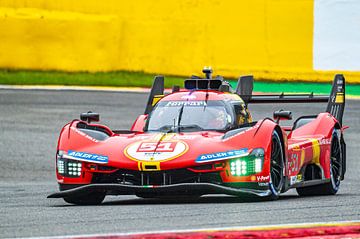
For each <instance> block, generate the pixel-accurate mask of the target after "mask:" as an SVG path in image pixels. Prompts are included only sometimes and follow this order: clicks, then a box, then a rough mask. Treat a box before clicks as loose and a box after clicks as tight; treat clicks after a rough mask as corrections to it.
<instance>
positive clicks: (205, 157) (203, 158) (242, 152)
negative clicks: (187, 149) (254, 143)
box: [196, 148, 249, 163]
mask: <svg viewBox="0 0 360 239" xmlns="http://www.w3.org/2000/svg"><path fill="white" fill-rule="evenodd" d="M248 154H249V151H248V149H247V148H244V149H239V150H230V151H226V152H217V153H212V154H202V155H200V156H199V157H197V159H196V162H197V163H203V162H210V161H217V160H224V159H231V158H238V157H242V156H247V155H248Z"/></svg>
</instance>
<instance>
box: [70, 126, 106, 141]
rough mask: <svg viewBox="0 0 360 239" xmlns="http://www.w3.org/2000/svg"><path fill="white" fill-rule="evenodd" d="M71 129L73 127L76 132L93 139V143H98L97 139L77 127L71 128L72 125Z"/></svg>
mask: <svg viewBox="0 0 360 239" xmlns="http://www.w3.org/2000/svg"><path fill="white" fill-rule="evenodd" d="M72 129H73V130H74V131H75V132H76V133H78V134H80V135H81V136H83V137H85V138H87V139H88V140H91V141H93V142H94V143H98V142H99V141H98V140H97V139H94V138H93V137H91V136H90V135H87V134H85V133H84V132H82V131H80V130H78V129H77V128H73V127H72Z"/></svg>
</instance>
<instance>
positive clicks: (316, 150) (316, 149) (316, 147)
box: [309, 139, 320, 165]
mask: <svg viewBox="0 0 360 239" xmlns="http://www.w3.org/2000/svg"><path fill="white" fill-rule="evenodd" d="M309 140H310V141H311V142H312V150H313V159H312V163H315V164H318V165H320V144H319V141H318V140H317V139H309Z"/></svg>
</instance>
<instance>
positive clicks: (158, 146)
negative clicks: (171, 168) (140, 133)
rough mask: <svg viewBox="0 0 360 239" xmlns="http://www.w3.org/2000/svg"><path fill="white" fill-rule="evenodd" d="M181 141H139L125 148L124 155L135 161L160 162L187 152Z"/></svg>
mask: <svg viewBox="0 0 360 239" xmlns="http://www.w3.org/2000/svg"><path fill="white" fill-rule="evenodd" d="M188 148H189V147H188V145H187V144H186V143H185V142H183V141H177V140H171V141H139V142H135V143H132V144H130V145H129V146H127V147H126V149H125V151H124V153H125V155H126V156H127V157H128V158H130V159H132V160H135V161H142V162H162V161H167V160H171V159H174V158H177V157H179V156H181V155H183V154H184V153H186V152H187V150H188Z"/></svg>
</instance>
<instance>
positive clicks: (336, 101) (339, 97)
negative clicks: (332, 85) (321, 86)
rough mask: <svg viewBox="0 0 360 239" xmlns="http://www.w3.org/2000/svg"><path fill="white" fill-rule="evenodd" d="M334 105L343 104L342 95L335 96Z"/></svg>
mask: <svg viewBox="0 0 360 239" xmlns="http://www.w3.org/2000/svg"><path fill="white" fill-rule="evenodd" d="M335 103H337V104H341V103H344V93H337V94H336V98H335Z"/></svg>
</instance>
